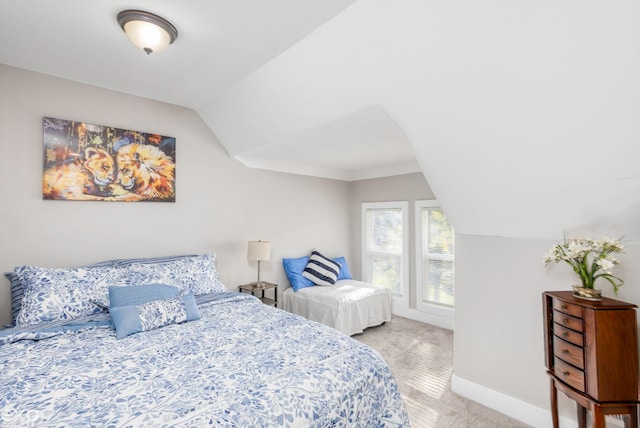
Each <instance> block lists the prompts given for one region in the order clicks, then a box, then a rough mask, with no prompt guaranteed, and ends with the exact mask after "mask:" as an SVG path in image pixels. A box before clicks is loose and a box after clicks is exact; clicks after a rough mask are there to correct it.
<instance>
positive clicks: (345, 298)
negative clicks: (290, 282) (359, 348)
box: [282, 279, 392, 336]
mask: <svg viewBox="0 0 640 428" xmlns="http://www.w3.org/2000/svg"><path fill="white" fill-rule="evenodd" d="M391 298H392V297H391V290H389V289H388V288H384V287H381V286H377V285H374V284H371V283H367V282H362V281H356V280H353V279H343V280H338V281H336V283H335V285H333V286H330V287H325V286H322V287H320V286H316V287H306V288H302V289H300V290H298V291H294V289H293V288H292V287H291V288H287V289H286V290H285V291H284V293H283V295H282V308H283V309H284V310H286V311H289V312H291V313H294V314H297V315H300V316H303V317H305V318H307V319H309V320H312V321H317V322H320V323H322V324H325V325H328V326H330V327H333V328H335V329H336V330H339V331H341V332H342V333H344V334H346V335H348V336H351V335H354V334H358V333H362V332H363V331H364V330H365V329H366V328H368V327H373V326H377V325H380V324H384V323H385V322H387V321H391Z"/></svg>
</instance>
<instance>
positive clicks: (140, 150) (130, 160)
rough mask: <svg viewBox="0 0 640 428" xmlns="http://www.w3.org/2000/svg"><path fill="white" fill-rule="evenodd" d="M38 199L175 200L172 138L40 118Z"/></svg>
mask: <svg viewBox="0 0 640 428" xmlns="http://www.w3.org/2000/svg"><path fill="white" fill-rule="evenodd" d="M42 128H43V132H44V162H43V174H42V197H43V199H59V200H67V201H123V202H137V201H152V202H175V200H176V190H175V178H176V139H175V138H173V137H167V136H164V135H159V134H149V133H144V132H140V131H132V130H128V129H120V128H113V127H108V126H103V125H93V124H89V123H85V122H77V121H73V120H65V119H56V118H53V117H44V118H43V119H42Z"/></svg>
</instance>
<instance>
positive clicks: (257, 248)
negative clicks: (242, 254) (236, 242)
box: [247, 241, 271, 261]
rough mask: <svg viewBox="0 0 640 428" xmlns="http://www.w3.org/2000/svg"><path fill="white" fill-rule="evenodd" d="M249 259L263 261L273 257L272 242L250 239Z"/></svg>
mask: <svg viewBox="0 0 640 428" xmlns="http://www.w3.org/2000/svg"><path fill="white" fill-rule="evenodd" d="M247 259H249V260H253V261H263V260H269V259H271V242H269V241H249V248H248V250H247Z"/></svg>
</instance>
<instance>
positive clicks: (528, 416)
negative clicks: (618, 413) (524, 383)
mask: <svg viewBox="0 0 640 428" xmlns="http://www.w3.org/2000/svg"><path fill="white" fill-rule="evenodd" d="M451 390H452V391H453V392H455V393H456V394H458V395H462V396H463V397H466V398H468V399H470V400H473V401H475V402H477V403H480V404H482V405H483V406H485V407H488V408H490V409H493V410H495V411H497V412H500V413H502V414H505V415H507V416H510V417H512V418H514V419H517V420H519V421H521V422H524V423H525V424H527V425H530V426H532V427H535V428H551V427H552V426H553V424H552V423H551V411H550V410H546V409H541V408H539V407H536V406H534V405H533V404H529V403H527V402H525V401H521V400H518V399H516V398H513V397H511V396H509V395H506V394H503V393H501V392H498V391H494V390H493V389H489V388H487V387H485V386H482V385H479V384H477V383H473V382H471V381H468V380H466V379H463V378H461V377H458V376H456V375H455V374H453V376H452V377H451ZM590 416H591V414H590V412H589V413H587V425H588V424H589V420H590ZM559 422H560V426H561V427H562V428H577V427H578V422H577V421H575V420H571V419H567V418H565V417H563V416H560V421H559ZM607 426H613V427H621V428H622V427H624V422H623V421H621V420H619V419H615V418H612V417H610V416H607Z"/></svg>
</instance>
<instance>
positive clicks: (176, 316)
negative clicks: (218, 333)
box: [110, 294, 201, 339]
mask: <svg viewBox="0 0 640 428" xmlns="http://www.w3.org/2000/svg"><path fill="white" fill-rule="evenodd" d="M110 313H111V322H112V323H113V326H114V327H115V329H116V338H118V339H122V338H124V337H127V336H129V335H132V334H135V333H140V332H143V331H149V330H154V329H157V328H160V327H164V326H167V325H171V324H181V323H184V322H187V321H194V320H197V319H200V316H201V315H200V310H199V309H198V305H197V304H196V299H195V297H194V296H193V294H183V295H181V296H177V297H173V298H171V299H163V300H153V301H150V302H147V303H143V304H141V305H137V306H117V307H111V309H110Z"/></svg>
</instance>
